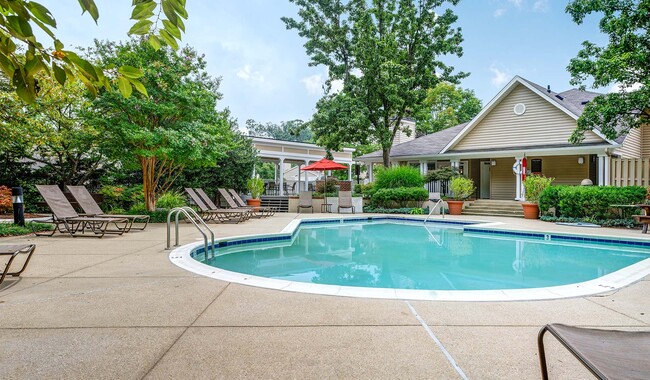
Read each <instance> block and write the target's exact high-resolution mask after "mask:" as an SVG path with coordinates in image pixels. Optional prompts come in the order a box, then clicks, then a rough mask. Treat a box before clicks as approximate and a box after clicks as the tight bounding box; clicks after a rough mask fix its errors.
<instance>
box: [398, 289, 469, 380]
mask: <svg viewBox="0 0 650 380" xmlns="http://www.w3.org/2000/svg"><path fill="white" fill-rule="evenodd" d="M404 302H405V303H406V306H408V307H409V309H410V310H411V313H413V316H414V317H415V318H416V319H417V320H418V322H420V324H421V325H422V327H424V329H425V330H426V332H427V334H429V336H430V337H431V339H433V341H434V342H435V343H436V345H437V346H438V348H439V349H440V350H441V351H442V353H443V354H445V357H446V358H447V360H448V361H449V364H451V366H452V367H454V369H455V370H456V372H458V375H460V378H461V379H463V380H468V378H467V375H465V372H463V370H462V369H461V368H460V366H459V365H458V363H456V360H454V358H453V357H452V356H451V354H450V353H449V351H447V349H446V348H445V346H443V345H442V342H440V340H439V339H438V338H437V337H436V335H435V334H434V333H433V331H431V329H430V328H429V326H428V325H427V323H426V322H425V321H424V319H422V317H420V314H418V312H417V311H416V310H415V308H414V307H413V305H411V303H410V302H409V301H404Z"/></svg>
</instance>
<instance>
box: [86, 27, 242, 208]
mask: <svg viewBox="0 0 650 380" xmlns="http://www.w3.org/2000/svg"><path fill="white" fill-rule="evenodd" d="M91 55H92V56H93V58H94V59H96V60H97V62H98V63H99V64H100V65H102V66H107V65H115V66H122V65H129V66H134V67H143V68H144V69H143V76H142V77H141V81H142V85H143V86H145V88H146V90H147V93H148V96H145V95H143V94H141V93H134V94H133V95H132V96H131V97H129V98H125V97H123V96H122V95H121V94H119V93H118V92H116V91H110V90H102V91H101V92H100V93H99V95H98V97H97V98H96V99H95V100H94V101H93V102H92V104H91V106H90V109H89V112H88V113H87V115H86V117H87V118H88V120H89V122H90V123H91V124H92V125H95V126H97V127H99V128H101V129H102V131H103V135H102V136H101V139H102V144H103V145H104V146H105V148H106V149H107V150H108V151H109V154H110V156H111V157H113V158H115V159H117V160H120V161H121V162H122V163H123V164H124V165H126V166H130V167H139V168H140V170H141V171H142V177H143V183H142V185H143V187H144V197H145V206H146V208H147V209H148V210H151V211H152V210H154V209H155V202H156V198H157V195H158V194H161V193H164V192H165V191H167V190H168V189H169V188H170V187H171V186H172V184H173V182H174V181H175V179H176V178H177V177H178V176H179V175H180V174H181V173H182V171H183V169H184V168H189V167H213V166H214V165H215V163H216V162H217V161H218V160H219V159H220V158H221V157H222V156H223V155H224V154H225V153H224V152H227V151H228V150H229V147H230V144H231V143H232V133H231V130H230V125H229V121H228V112H227V111H221V112H219V111H217V110H216V105H217V100H219V99H220V98H221V94H220V93H219V92H218V88H219V82H220V79H219V78H212V77H210V76H209V75H208V74H207V73H206V72H205V67H206V62H205V60H204V59H203V56H201V55H198V54H197V53H196V51H195V50H194V49H192V48H190V47H185V48H182V49H180V50H178V51H174V50H172V49H170V48H168V47H163V48H161V49H158V50H156V49H154V48H153V47H152V46H151V45H150V44H149V43H148V42H147V41H146V40H145V39H132V40H130V41H128V42H125V43H113V42H99V41H96V46H95V48H93V49H91Z"/></svg>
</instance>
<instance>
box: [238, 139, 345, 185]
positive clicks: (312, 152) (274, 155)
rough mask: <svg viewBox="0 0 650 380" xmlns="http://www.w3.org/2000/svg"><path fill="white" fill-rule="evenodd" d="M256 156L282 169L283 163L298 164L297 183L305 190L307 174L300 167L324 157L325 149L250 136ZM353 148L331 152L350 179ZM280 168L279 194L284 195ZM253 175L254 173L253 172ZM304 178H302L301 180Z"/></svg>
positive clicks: (312, 145) (282, 176)
mask: <svg viewBox="0 0 650 380" xmlns="http://www.w3.org/2000/svg"><path fill="white" fill-rule="evenodd" d="M251 139H252V141H253V146H254V147H255V149H257V156H258V157H259V158H260V159H261V160H262V161H266V162H274V163H276V173H277V171H278V167H279V168H280V169H282V168H283V167H284V164H296V165H298V183H299V184H301V186H302V188H303V189H304V190H307V176H306V175H305V176H303V175H302V172H301V171H300V168H301V167H302V166H303V165H309V164H310V163H313V162H316V161H318V160H320V159H322V158H324V157H325V155H326V154H327V153H326V152H325V149H324V148H322V147H320V146H318V145H316V144H309V143H302V142H295V141H285V140H275V139H270V138H266V137H251ZM352 153H354V149H353V148H343V150H342V151H340V152H332V156H333V158H334V159H333V161H335V162H338V163H339V164H343V165H347V166H348V179H349V180H352V164H353V163H354V161H353V159H352ZM282 174H283V173H282V171H281V170H280V184H279V185H280V195H284V175H282ZM253 175H254V173H253ZM303 178H304V180H303Z"/></svg>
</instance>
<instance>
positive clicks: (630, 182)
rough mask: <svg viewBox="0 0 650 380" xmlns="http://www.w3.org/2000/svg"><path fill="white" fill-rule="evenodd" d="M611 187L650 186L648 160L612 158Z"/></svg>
mask: <svg viewBox="0 0 650 380" xmlns="http://www.w3.org/2000/svg"><path fill="white" fill-rule="evenodd" d="M610 170H611V171H610V177H609V178H610V185H611V186H645V187H649V186H650V158H612V159H611V161H610Z"/></svg>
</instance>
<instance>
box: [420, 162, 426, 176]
mask: <svg viewBox="0 0 650 380" xmlns="http://www.w3.org/2000/svg"><path fill="white" fill-rule="evenodd" d="M420 174H422V175H427V162H426V161H420Z"/></svg>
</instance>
